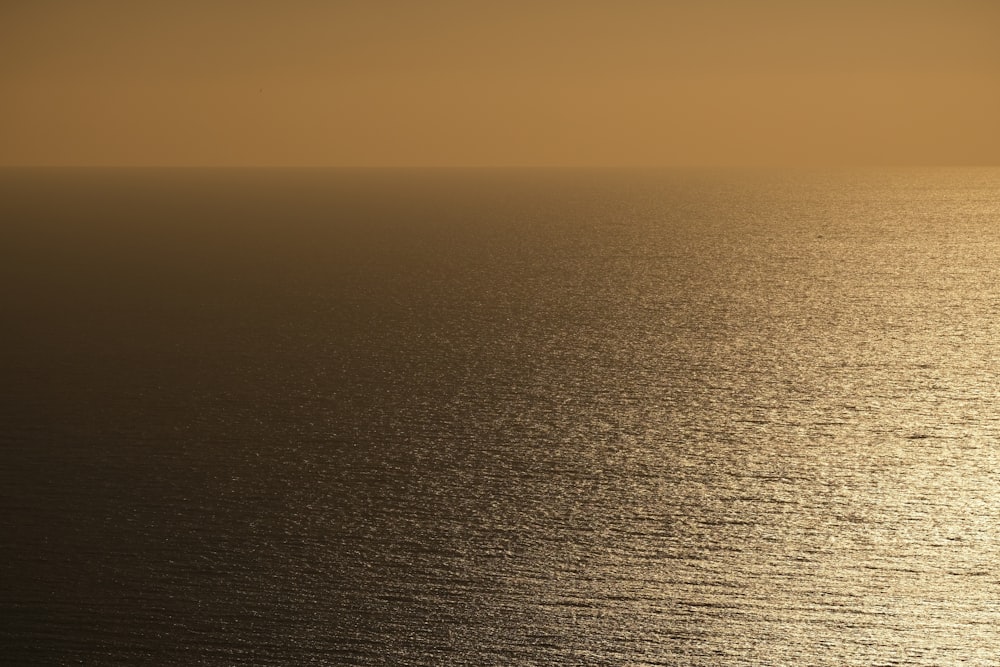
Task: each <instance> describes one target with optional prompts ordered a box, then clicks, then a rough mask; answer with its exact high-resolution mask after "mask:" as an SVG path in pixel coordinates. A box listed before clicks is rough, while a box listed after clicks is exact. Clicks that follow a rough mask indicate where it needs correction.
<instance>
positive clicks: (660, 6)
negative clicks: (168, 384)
mask: <svg viewBox="0 0 1000 667" xmlns="http://www.w3.org/2000/svg"><path fill="white" fill-rule="evenodd" d="M998 119H1000V3H997V2H985V1H984V2H975V1H972V0H947V1H941V2H936V1H927V0H910V1H903V0H899V1H871V2H860V1H853V0H846V1H838V2H821V1H819V0H801V1H798V2H792V1H788V2H778V1H774V0H765V1H763V2H750V1H745V2H744V1H737V0H731V1H720V0H716V1H709V2H694V1H692V2H665V1H663V2H654V1H644V0H620V1H617V2H614V1H611V0H607V1H604V2H601V1H597V0H576V1H572V2H571V1H568V0H567V1H565V2H554V1H551V0H534V1H530V2H522V1H520V0H512V1H508V2H495V1H493V2H486V1H482V0H461V1H459V0H456V1H447V0H425V1H420V2H416V1H415V2H403V1H395V2H390V1H387V0H364V1H361V0H359V1H354V0H349V1H339V2H320V1H315V2H308V1H304V0H299V1H289V2H257V1H240V2H237V1H233V2H227V1H217V2H185V1H181V2H170V3H167V2H158V3H151V2H134V1H132V2H124V1H117V0H115V1H103V2H102V1H94V2H70V1H67V2H50V1H45V0H30V1H29V0H7V1H6V2H4V3H3V4H2V6H0V163H2V164H8V165H18V164H46V165H84V164H99V165H235V166H244V165H335V166H420V165H426V166H489V165H502V166H508V165H524V166H549V165H566V166H603V165H609V166H614V165H639V166H644V165H667V166H669V165H757V164H761V165H771V164H1000V120H998Z"/></svg>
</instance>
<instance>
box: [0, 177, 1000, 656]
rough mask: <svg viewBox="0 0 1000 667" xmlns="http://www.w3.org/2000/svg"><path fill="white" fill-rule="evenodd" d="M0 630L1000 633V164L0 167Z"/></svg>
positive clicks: (640, 643)
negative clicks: (699, 168) (813, 168)
mask: <svg viewBox="0 0 1000 667" xmlns="http://www.w3.org/2000/svg"><path fill="white" fill-rule="evenodd" d="M0 221H2V223H0V300H2V301H0V305H2V312H3V326H2V327H0V344H2V346H0V373H2V377H3V382H2V385H0V426H2V428H0V613H2V622H0V655H2V656H3V660H4V662H6V663H9V664H18V665H33V664H39V665H42V664H44V665H51V664H88V665H110V664H129V665H168V664H189V665H308V664H317V665H320V664H322V665H553V664H563V665H578V664H602V665H604V664H607V665H617V664H623V665H624V664H628V665H692V666H693V665H698V666H706V667H707V666H718V665H733V666H735V665H838V666H839V665H866V666H870V665H996V664H1000V657H998V656H1000V648H998V647H1000V566H998V565H997V563H998V562H1000V559H998V553H997V552H998V546H1000V418H998V416H1000V389H998V386H1000V385H998V376H1000V373H998V368H1000V366H998V363H1000V355H998V344H1000V261H998V260H997V258H998V257H1000V170H989V169H980V170H899V171H843V172H791V173H785V172H676V171H674V172H671V171H661V172H639V171H634V172H633V171H610V172H600V171H336V170H330V171H323V170H316V171H308V170H305V171H295V170H288V171H267V170H246V171H196V170H188V171H186V170H177V171H170V170H139V171H119V170H89V171H88V170H82V171H72V170H67V171H60V170H35V171H10V170H8V171H5V172H2V175H0Z"/></svg>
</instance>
